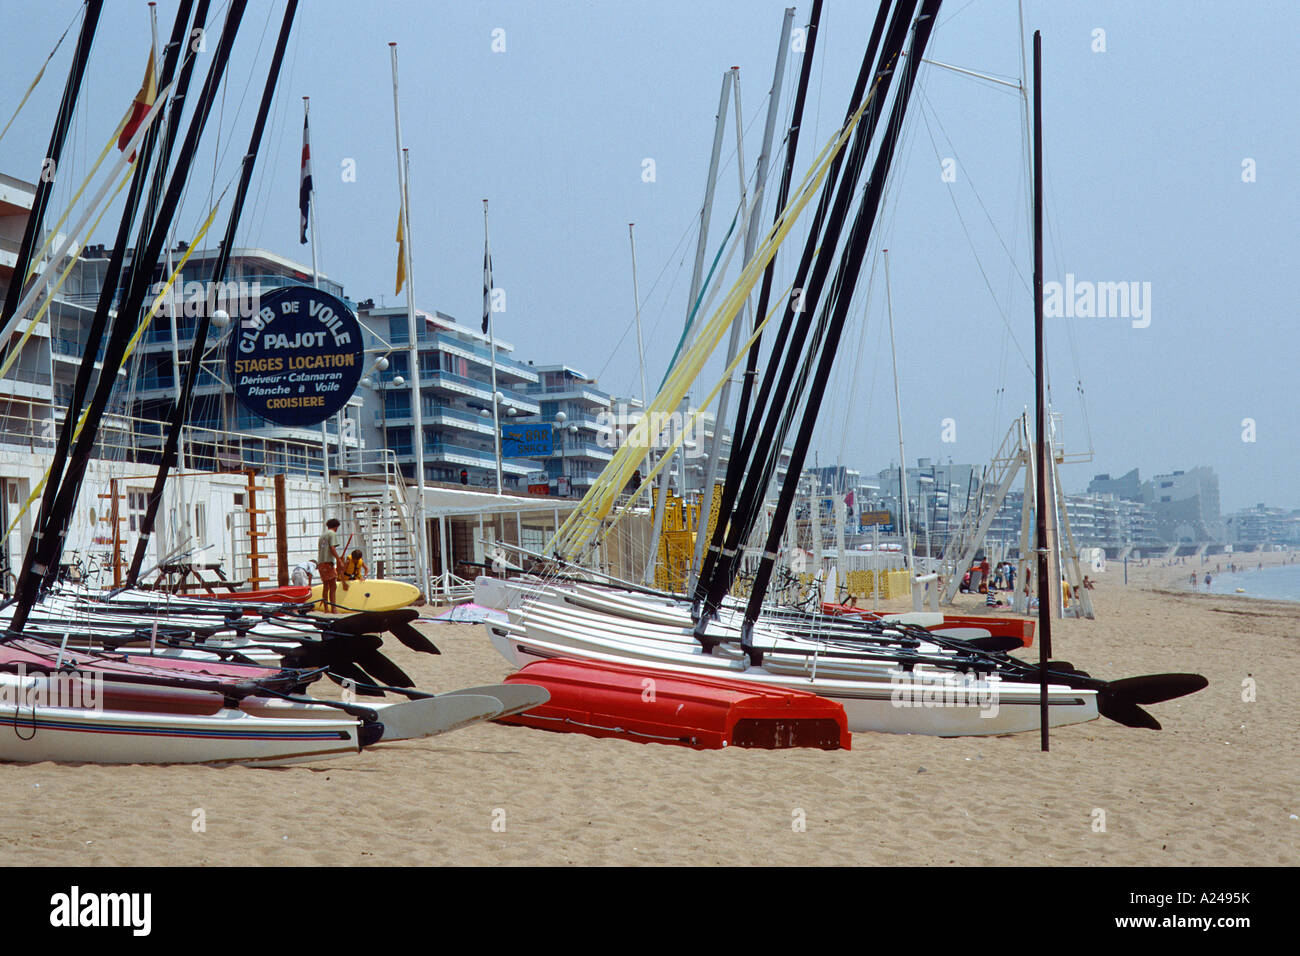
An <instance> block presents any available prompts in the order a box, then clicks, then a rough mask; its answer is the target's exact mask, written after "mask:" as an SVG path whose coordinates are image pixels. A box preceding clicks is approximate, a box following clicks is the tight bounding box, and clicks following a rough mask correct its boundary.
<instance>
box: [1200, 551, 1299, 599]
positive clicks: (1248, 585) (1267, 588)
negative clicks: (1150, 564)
mask: <svg viewBox="0 0 1300 956" xmlns="http://www.w3.org/2000/svg"><path fill="white" fill-rule="evenodd" d="M1245 558H1246V559H1247V560H1248V559H1249V558H1250V555H1245ZM1189 573H1190V571H1189ZM1197 578H1198V581H1197V584H1198V587H1197V590H1198V591H1200V592H1201V593H1202V594H1203V593H1205V568H1204V566H1202V567H1201V569H1200V571H1199V572H1198V575H1197ZM1237 588H1241V589H1242V591H1241V596H1242V597H1256V598H1269V599H1271V600H1274V601H1300V564H1283V565H1278V566H1274V567H1271V568H1263V569H1260V570H1253V569H1252V570H1250V571H1239V572H1237V573H1236V574H1227V573H1226V572H1225V573H1224V574H1214V573H1213V572H1210V593H1211V594H1236V593H1237Z"/></svg>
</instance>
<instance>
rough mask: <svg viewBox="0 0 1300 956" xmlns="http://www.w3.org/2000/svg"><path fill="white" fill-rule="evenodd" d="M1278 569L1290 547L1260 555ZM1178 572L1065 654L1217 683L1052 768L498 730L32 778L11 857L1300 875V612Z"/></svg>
mask: <svg viewBox="0 0 1300 956" xmlns="http://www.w3.org/2000/svg"><path fill="white" fill-rule="evenodd" d="M1268 559H1277V560H1285V559H1286V556H1285V555H1281V556H1272V555H1270V556H1250V558H1249V561H1250V563H1251V564H1252V566H1253V564H1254V563H1256V562H1258V561H1261V560H1265V561H1267V560H1268ZM1191 563H1192V562H1190V561H1189V564H1191ZM1154 564H1155V565H1156V566H1154V567H1145V568H1139V567H1135V566H1134V565H1133V564H1130V567H1129V585H1128V586H1127V587H1125V586H1124V584H1123V569H1122V566H1121V565H1118V564H1115V563H1113V562H1112V563H1111V565H1110V568H1109V570H1108V571H1107V572H1105V573H1103V574H1101V575H1098V576H1097V581H1098V584H1097V588H1096V590H1095V591H1094V592H1093V593H1094V599H1095V604H1096V608H1097V620H1095V621H1074V620H1067V621H1059V622H1056V624H1055V626H1054V629H1053V633H1054V640H1055V649H1056V656H1058V657H1060V658H1064V659H1067V660H1070V661H1073V662H1074V663H1075V664H1076V665H1078V666H1080V667H1083V668H1085V669H1087V670H1089V671H1091V672H1092V673H1093V674H1095V675H1098V676H1104V677H1122V676H1132V675H1136V674H1144V673H1153V672H1162V671H1196V672H1199V673H1202V674H1204V675H1205V676H1206V677H1208V678H1209V680H1210V686H1209V687H1208V688H1207V689H1205V690H1204V691H1201V692H1200V693H1198V694H1195V695H1193V696H1191V697H1187V698H1184V699H1182V700H1177V701H1172V702H1169V703H1165V704H1159V705H1155V706H1153V707H1151V708H1150V709H1151V711H1152V712H1153V713H1154V714H1155V715H1156V716H1157V718H1158V719H1159V720H1160V721H1161V722H1162V723H1163V724H1164V730H1162V731H1160V732H1153V731H1143V730H1132V729H1129V728H1125V727H1121V726H1119V725H1118V724H1115V723H1112V722H1110V721H1107V720H1105V719H1102V720H1098V721H1094V722H1091V723H1088V724H1084V725H1079V726H1073V727H1067V728H1062V729H1060V730H1058V731H1055V732H1054V734H1053V737H1052V751H1051V752H1050V753H1049V754H1043V753H1040V752H1039V750H1038V738H1037V735H1035V734H1022V735H1019V736H1015V737H1002V738H964V739H949V740H942V739H936V738H927V737H899V736H886V735H873V734H858V735H855V736H854V739H853V749H852V750H851V751H848V752H843V751H840V752H822V751H809V750H798V751H754V750H740V749H731V750H725V751H705V752H695V751H691V750H687V749H684V748H678V747H669V746H660V745H653V744H635V743H629V742H626V741H622V740H595V739H590V738H587V737H583V736H579V735H574V734H554V733H547V732H544V731H537V730H531V729H528V728H522V727H505V726H499V725H495V724H489V725H480V726H477V727H473V728H470V729H468V730H464V731H461V732H458V733H455V734H451V735H448V736H445V737H441V738H433V739H430V740H424V741H416V742H410V743H402V744H395V745H389V746H386V747H383V748H378V749H375V750H372V751H368V752H366V753H363V754H361V755H359V756H356V757H351V758H343V759H338V760H334V761H327V762H322V763H319V764H313V765H302V766H298V767H292V768H284V769H251V768H244V767H226V768H206V767H146V766H127V767H108V766H67V765H55V764H49V763H46V764H36V765H27V766H23V765H12V764H11V765H4V766H0V800H3V802H4V804H5V806H6V807H7V812H6V813H5V814H4V817H3V820H0V848H2V849H0V862H3V863H4V864H6V865H11V866H33V865H49V866H65V865H91V866H132V865H144V864H149V865H154V864H164V865H249V864H260V865H327V866H339V865H343V866H355V865H367V864H397V865H409V864H414V865H431V864H432V865H448V864H513V865H542V864H560V865H563V864H577V865H604V864H613V865H633V864H657V865H694V864H699V865H713V864H723V865H736V864H742V865H743V864H779V865H785V864H801V865H879V864H920V865H941V866H942V865H962V866H970V865H981V864H1011V865H1040V864H1045V865H1053V864H1073V865H1079V864H1082V865H1100V866H1104V865H1140V866H1158V865H1164V864H1181V865H1209V864H1218V865H1254V866H1260V865H1262V866H1277V865H1295V864H1297V863H1300V819H1296V816H1297V815H1300V791H1298V790H1297V781H1300V756H1298V755H1297V748H1296V745H1295V733H1296V727H1297V718H1298V717H1300V706H1297V700H1300V644H1298V643H1297V641H1298V636H1297V635H1298V633H1300V607H1298V606H1296V605H1293V604H1284V603H1277V602H1268V601H1260V600H1252V599H1249V598H1240V597H1221V596H1209V595H1205V594H1193V593H1190V592H1189V591H1187V589H1186V578H1187V576H1188V574H1190V570H1189V569H1188V568H1187V567H1186V566H1175V567H1160V566H1159V562H1154ZM1197 564H1198V566H1199V559H1198V562H1197ZM1213 565H1214V561H1213V559H1212V560H1211V563H1210V567H1211V568H1213ZM961 601H962V603H961V604H960V605H959V607H960V608H961V609H963V610H969V611H975V610H976V609H977V608H979V607H982V602H979V603H977V602H976V600H975V599H974V598H973V597H970V596H962V598H961ZM426 613H436V611H435V610H434V609H426ZM421 626H422V627H423V629H425V630H426V631H427V633H429V634H430V635H431V636H432V637H433V639H434V640H435V641H436V642H437V643H438V645H439V646H440V647H441V648H442V651H443V654H442V655H441V656H440V657H431V656H423V655H415V654H412V653H410V652H408V651H407V650H406V649H405V648H402V647H400V646H398V645H396V642H390V643H391V644H392V645H393V646H392V647H391V648H390V651H391V654H392V656H393V657H394V659H396V660H398V661H399V663H401V665H402V666H403V667H405V668H407V669H408V670H409V672H410V673H411V674H412V676H414V677H415V678H416V679H417V681H418V683H419V684H420V686H422V687H424V688H426V689H431V690H447V689H452V688H455V687H463V686H468V685H474V684H481V683H487V682H493V681H497V680H499V679H501V678H502V677H504V676H505V675H506V674H508V673H509V672H510V667H509V665H507V664H506V662H505V661H504V660H503V659H501V658H500V657H499V656H498V655H497V653H496V652H495V651H494V650H493V649H492V648H491V646H490V645H489V643H488V641H487V639H486V637H485V636H484V634H483V632H482V629H481V628H480V627H478V626H471V625H460V624H457V625H446V624H438V623H432V622H426V623H423V624H422V625H421ZM1247 677H1250V678H1253V680H1254V681H1255V682H1256V687H1257V699H1256V700H1254V701H1253V702H1245V701H1243V700H1242V690H1243V681H1244V680H1245V679H1246V678H1247ZM331 688H332V685H331ZM329 692H332V689H331V691H329ZM6 732H9V731H6ZM197 811H202V817H203V822H204V824H205V828H204V829H202V830H201V831H200V830H199V828H198V827H197V825H196V820H197V819H198V815H197ZM1099 811H1101V812H1104V825H1105V829H1104V832H1103V831H1101V830H1100V829H1099V827H1098V824H1099V822H1100V821H1101V820H1102V819H1103V817H1102V813H1099ZM798 820H804V821H806V828H804V829H800V828H798V827H797V826H795V825H794V824H795V823H796V821H798ZM494 821H495V822H496V826H495V827H494V826H493V824H494ZM502 823H504V826H502Z"/></svg>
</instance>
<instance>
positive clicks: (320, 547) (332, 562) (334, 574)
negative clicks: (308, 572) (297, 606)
mask: <svg viewBox="0 0 1300 956" xmlns="http://www.w3.org/2000/svg"><path fill="white" fill-rule="evenodd" d="M342 560H343V555H341V554H339V519H338V518H330V519H329V520H328V521H326V522H325V533H324V534H322V535H321V536H320V537H319V538H318V539H317V540H316V570H317V571H319V572H320V584H321V595H320V600H321V609H322V610H333V608H334V607H335V605H336V604H337V602H338V594H339V591H338V580H339V564H340V563H341V562H342Z"/></svg>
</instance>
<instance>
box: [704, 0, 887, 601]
mask: <svg viewBox="0 0 1300 956" xmlns="http://www.w3.org/2000/svg"><path fill="white" fill-rule="evenodd" d="M884 7H885V5H884V4H883V3H882V4H881V10H882V11H883V10H884ZM882 15H883V14H882ZM821 16H822V0H813V8H812V15H811V16H810V17H809V20H808V42H807V44H806V45H805V46H804V58H803V63H802V64H801V65H800V67H799V85H798V88H797V89H796V91H795V96H794V111H793V113H792V114H791V118H790V132H789V133H788V134H787V136H786V146H785V165H784V166H783V167H782V169H781V184H780V186H779V187H778V189H777V195H776V210H775V212H774V213H773V221H774V222H775V221H776V220H777V219H779V218H780V216H781V213H782V211H783V210H784V209H785V204H786V202H787V201H788V200H789V198H790V181H791V179H792V178H793V175H794V160H795V153H796V151H797V150H798V149H799V130H800V129H801V127H802V126H803V110H804V104H805V103H806V102H807V100H808V82H809V79H810V78H811V77H812V65H813V53H814V51H815V50H816V48H817V29H818V27H819V26H820V24H821ZM775 273H776V256H773V257H772V258H771V259H770V260H769V261H768V263H767V268H765V269H764V270H763V285H762V287H761V288H760V290H759V293H758V308H757V310H756V311H755V312H754V314H755V315H756V316H758V321H760V322H761V321H762V319H763V317H764V316H765V315H767V303H768V300H769V299H770V298H771V295H772V280H773V277H774V276H775ZM761 344H762V333H761V332H760V333H759V334H758V335H757V336H756V337H755V338H754V343H753V345H751V346H750V348H749V351H748V352H747V353H746V355H745V373H744V376H743V377H742V380H741V386H740V400H739V402H738V403H737V405H736V418H735V422H736V424H735V427H734V428H732V430H731V444H732V448H733V449H739V448H740V447H741V442H742V440H743V437H744V431H745V426H746V425H747V424H748V419H749V401H750V397H751V395H752V393H753V391H754V380H755V379H757V378H758V353H759V350H760V349H761ZM719 424H720V423H719ZM742 474H743V464H742V456H741V455H740V454H738V453H737V452H736V451H733V452H732V453H731V454H730V455H728V456H727V471H726V474H725V476H724V477H723V480H722V497H721V498H720V500H719V504H718V514H719V515H722V514H724V513H726V512H729V511H730V510H731V508H732V506H733V504H734V502H735V498H736V488H737V486H738V485H739V484H740V478H741V475H742ZM714 524H715V527H714V535H713V537H712V538H710V540H709V546H708V548H707V550H706V551H705V554H704V560H703V561H702V562H701V565H700V569H699V573H698V574H697V576H696V578H695V593H694V600H693V605H692V609H691V610H692V614H693V616H694V617H695V618H696V620H698V619H699V612H700V602H701V601H702V600H703V599H704V596H705V594H706V592H707V581H708V578H709V576H710V575H711V574H712V570H713V566H714V564H715V563H716V562H717V557H718V554H719V552H720V550H721V547H722V540H723V536H724V535H725V534H726V522H724V521H722V520H721V519H719V520H718V521H716V522H715V523H714Z"/></svg>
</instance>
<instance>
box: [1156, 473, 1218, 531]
mask: <svg viewBox="0 0 1300 956" xmlns="http://www.w3.org/2000/svg"><path fill="white" fill-rule="evenodd" d="M1142 501H1143V502H1144V503H1145V504H1146V505H1147V507H1148V508H1149V509H1150V510H1151V513H1152V516H1153V518H1154V521H1155V531H1156V534H1157V535H1158V536H1159V537H1160V539H1161V540H1162V541H1165V542H1167V543H1169V544H1177V543H1180V542H1190V543H1202V542H1219V541H1223V540H1224V537H1225V534H1224V528H1223V519H1222V517H1221V516H1220V512H1219V476H1218V475H1216V474H1215V473H1214V469H1213V468H1210V467H1209V466H1205V465H1202V466H1200V467H1197V468H1191V469H1188V470H1186V471H1174V472H1170V473H1169V474H1167V475H1156V476H1155V477H1154V478H1152V479H1150V480H1149V481H1146V482H1143V484H1142Z"/></svg>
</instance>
